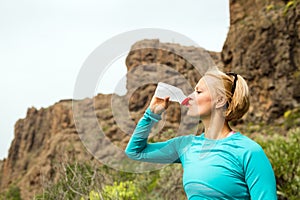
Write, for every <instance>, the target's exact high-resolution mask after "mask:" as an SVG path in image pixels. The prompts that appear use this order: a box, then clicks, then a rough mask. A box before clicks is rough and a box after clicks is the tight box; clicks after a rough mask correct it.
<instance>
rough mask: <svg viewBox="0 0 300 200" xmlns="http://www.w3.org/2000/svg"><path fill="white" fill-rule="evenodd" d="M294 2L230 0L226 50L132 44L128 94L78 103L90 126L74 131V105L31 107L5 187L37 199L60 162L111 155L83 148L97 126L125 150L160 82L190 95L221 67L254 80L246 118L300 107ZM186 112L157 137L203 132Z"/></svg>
mask: <svg viewBox="0 0 300 200" xmlns="http://www.w3.org/2000/svg"><path fill="white" fill-rule="evenodd" d="M293 2H294V3H293V4H291V3H290V4H287V2H285V1H279V0H275V1H255V0H240V1H234V0H231V1H230V13H231V16H230V17H231V19H230V21H231V25H230V30H229V33H228V37H227V40H226V42H225V44H224V48H223V50H222V52H221V53H216V52H207V51H205V50H204V49H201V48H196V47H185V46H180V45H178V44H165V43H161V42H159V41H158V40H144V41H139V42H137V43H136V44H133V46H132V50H131V51H130V53H129V54H128V57H127V59H126V65H127V69H128V74H127V89H128V93H127V95H125V96H122V97H120V96H117V95H102V94H99V95H97V96H95V97H94V98H93V99H84V100H80V101H76V102H77V104H76V105H78V106H80V108H82V109H80V112H79V113H77V114H78V116H79V117H80V118H81V119H82V120H83V121H81V122H84V124H85V126H78V124H77V123H76V126H75V122H74V120H75V119H74V113H73V112H74V110H73V108H74V107H72V100H63V101H60V102H58V103H55V104H54V105H53V106H50V107H48V108H42V109H39V110H37V109H35V108H30V109H28V112H27V115H26V117H25V118H24V119H20V120H18V121H17V122H16V124H15V136H14V140H13V142H12V144H11V147H10V150H9V155H8V158H6V159H5V160H4V161H3V164H1V163H0V170H1V173H0V188H1V189H0V190H1V191H3V190H5V189H7V188H9V186H10V185H12V184H13V185H16V186H18V187H19V188H20V189H21V194H22V197H23V198H24V199H30V198H31V197H32V196H33V195H34V194H36V193H39V192H41V189H42V186H43V184H44V183H45V182H47V181H49V180H54V181H55V180H56V179H57V178H58V174H57V173H56V170H55V166H56V165H57V163H59V162H64V161H66V160H78V161H85V160H93V159H94V158H95V157H94V155H97V156H96V157H97V158H100V159H105V155H112V152H111V151H110V150H109V149H105V148H102V147H103V146H101V145H99V143H97V141H98V139H97V138H93V137H92V138H86V139H87V140H88V141H89V142H91V143H92V144H91V145H92V146H91V148H93V150H92V153H93V155H92V154H91V152H87V149H86V148H85V146H84V145H83V144H85V143H83V142H82V139H83V138H85V136H87V137H90V136H93V135H89V134H90V133H93V134H97V133H95V130H94V129H93V127H95V126H98V125H100V127H101V128H102V131H103V132H104V134H105V136H107V138H109V140H110V141H111V142H112V143H114V144H115V145H116V146H118V147H120V149H124V147H125V145H126V143H127V142H128V139H129V135H128V133H130V132H131V131H132V130H133V128H134V124H135V123H136V122H137V120H138V119H139V118H140V117H141V115H142V112H143V111H144V109H145V108H146V107H147V105H148V103H149V101H150V98H151V97H152V95H153V93H154V90H155V83H157V82H158V81H164V82H168V83H170V84H175V85H178V86H180V87H182V88H183V89H184V91H185V92H186V93H189V92H191V88H193V86H194V85H195V83H196V82H197V81H198V80H199V78H200V77H201V75H202V74H203V73H204V72H205V70H206V69H207V68H209V67H211V66H212V65H214V64H217V65H219V66H220V67H221V68H224V70H225V71H236V72H238V73H240V74H241V75H242V76H244V77H245V78H246V79H247V80H248V83H249V86H250V90H251V103H252V106H251V108H250V112H249V114H248V115H247V117H246V120H250V121H254V122H255V121H256V120H259V121H263V122H266V123H270V122H272V121H273V120H276V119H278V118H280V116H282V114H283V113H284V111H285V110H286V109H290V108H294V107H297V106H299V103H300V90H299V87H298V86H299V85H300V72H299V69H300V63H299V56H300V53H299V51H300V48H299V45H300V43H299V35H300V29H299V27H300V26H299V25H300V24H299V23H300V22H299V16H300V15H299V12H300V8H299V4H297V3H296V1H293ZM124 103H125V106H124ZM111 105H113V106H114V108H116V110H112V109H111V107H112V106H111ZM124 107H125V108H126V109H127V111H129V112H128V116H127V118H126V120H124V119H122V118H118V119H117V118H116V116H117V115H118V112H117V111H122V109H123V108H124ZM254 108H255V109H254ZM91 110H92V111H93V112H90V111H91ZM184 112H186V110H184V109H181V108H180V107H179V105H178V104H176V103H173V104H171V106H170V108H169V109H168V112H167V114H166V116H165V119H166V120H165V121H164V124H163V125H164V126H163V129H162V130H160V132H167V133H168V134H167V135H165V134H162V135H154V136H153V137H155V139H156V140H163V139H165V138H164V137H171V136H172V134H173V136H174V134H175V135H176V134H177V133H172V132H168V130H172V129H174V130H177V129H179V130H186V129H188V130H189V129H193V130H197V129H195V128H198V127H197V124H195V123H194V122H193V121H189V119H185V118H182V117H181V116H182V115H181V114H182V113H184ZM78 116H77V117H78ZM95 116H96V121H95V120H93V119H94V118H95ZM75 117H76V115H75ZM95 123H97V124H95ZM181 124H183V126H184V128H182V127H181ZM198 130H201V128H200V129H198ZM170 134H171V135H170ZM178 134H181V133H178ZM182 134H184V133H183V132H182ZM88 150H89V151H91V150H90V148H89V149H88ZM101 156H102V157H101ZM1 165H2V167H1Z"/></svg>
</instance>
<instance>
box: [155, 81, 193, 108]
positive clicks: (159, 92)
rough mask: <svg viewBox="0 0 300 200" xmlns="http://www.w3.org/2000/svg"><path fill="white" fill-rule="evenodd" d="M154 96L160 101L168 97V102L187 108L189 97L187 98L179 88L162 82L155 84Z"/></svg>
mask: <svg viewBox="0 0 300 200" xmlns="http://www.w3.org/2000/svg"><path fill="white" fill-rule="evenodd" d="M154 96H155V97H157V98H160V99H164V98H165V97H170V101H175V102H178V103H180V104H181V105H185V106H187V105H188V102H189V97H187V96H186V95H185V94H184V93H183V92H182V90H181V89H180V88H178V87H175V86H173V85H169V84H167V83H163V82H159V83H158V84H157V87H156V90H155V93H154Z"/></svg>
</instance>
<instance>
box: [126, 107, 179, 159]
mask: <svg viewBox="0 0 300 200" xmlns="http://www.w3.org/2000/svg"><path fill="white" fill-rule="evenodd" d="M160 119H161V116H160V114H155V113H153V112H152V111H151V110H150V108H148V109H147V110H146V112H145V114H144V116H143V117H142V118H141V119H140V121H139V122H138V124H137V126H136V128H135V130H134V132H133V134H132V136H131V138H130V141H129V143H128V145H127V147H126V150H125V153H126V155H127V156H128V157H129V158H131V159H133V160H139V161H144V162H154V163H174V162H180V161H179V155H178V153H177V152H178V151H177V148H178V147H179V145H180V140H181V139H180V138H174V139H171V140H168V141H165V142H157V143H148V142H147V141H148V136H149V133H150V131H151V128H152V127H153V125H154V124H155V123H156V122H158V121H159V120H160Z"/></svg>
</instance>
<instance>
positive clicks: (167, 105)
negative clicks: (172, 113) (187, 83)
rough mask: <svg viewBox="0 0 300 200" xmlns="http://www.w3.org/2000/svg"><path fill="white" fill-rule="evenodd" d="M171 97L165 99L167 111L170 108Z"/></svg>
mask: <svg viewBox="0 0 300 200" xmlns="http://www.w3.org/2000/svg"><path fill="white" fill-rule="evenodd" d="M169 102H170V97H165V99H164V108H165V109H167V108H168V107H169Z"/></svg>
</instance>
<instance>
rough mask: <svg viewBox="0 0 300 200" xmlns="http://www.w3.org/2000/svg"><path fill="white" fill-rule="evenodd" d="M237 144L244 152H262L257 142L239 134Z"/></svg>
mask: <svg viewBox="0 0 300 200" xmlns="http://www.w3.org/2000/svg"><path fill="white" fill-rule="evenodd" d="M237 142H238V143H239V144H240V146H241V147H242V148H243V149H244V150H245V151H249V152H252V151H253V152H256V151H263V149H262V147H261V146H260V145H259V144H258V143H257V142H255V141H254V140H253V139H251V138H249V137H247V136H245V135H242V134H239V137H238V138H237Z"/></svg>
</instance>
